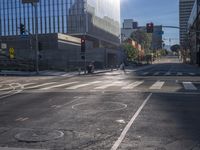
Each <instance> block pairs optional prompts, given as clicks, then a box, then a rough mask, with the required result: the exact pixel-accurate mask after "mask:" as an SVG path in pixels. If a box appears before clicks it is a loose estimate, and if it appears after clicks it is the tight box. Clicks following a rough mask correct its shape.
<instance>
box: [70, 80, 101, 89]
mask: <svg viewBox="0 0 200 150" xmlns="http://www.w3.org/2000/svg"><path fill="white" fill-rule="evenodd" d="M101 82H102V81H95V82H90V83H86V84H80V85H75V86H72V87H68V88H66V90H75V89H78V88H82V87H85V86H90V85H93V84H98V83H101Z"/></svg>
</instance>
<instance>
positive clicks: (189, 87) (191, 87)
mask: <svg viewBox="0 0 200 150" xmlns="http://www.w3.org/2000/svg"><path fill="white" fill-rule="evenodd" d="M183 86H184V88H185V89H186V90H197V88H196V87H195V86H194V84H192V82H183Z"/></svg>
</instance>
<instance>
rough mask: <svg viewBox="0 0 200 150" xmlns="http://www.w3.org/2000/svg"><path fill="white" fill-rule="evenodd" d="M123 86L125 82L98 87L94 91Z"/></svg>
mask: <svg viewBox="0 0 200 150" xmlns="http://www.w3.org/2000/svg"><path fill="white" fill-rule="evenodd" d="M122 84H123V82H114V83H110V84H106V85H102V86H99V87H96V88H94V89H95V90H103V89H106V88H109V87H111V86H121V85H122Z"/></svg>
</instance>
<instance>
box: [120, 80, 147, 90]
mask: <svg viewBox="0 0 200 150" xmlns="http://www.w3.org/2000/svg"><path fill="white" fill-rule="evenodd" d="M143 83H144V81H136V82H134V83H132V84H129V85H128V86H125V87H123V88H122V89H123V90H130V89H134V88H135V87H137V86H139V85H141V84H143Z"/></svg>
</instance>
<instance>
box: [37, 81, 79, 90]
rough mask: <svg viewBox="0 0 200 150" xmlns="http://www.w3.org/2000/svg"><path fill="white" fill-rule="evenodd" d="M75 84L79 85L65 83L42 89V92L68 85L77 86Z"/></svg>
mask: <svg viewBox="0 0 200 150" xmlns="http://www.w3.org/2000/svg"><path fill="white" fill-rule="evenodd" d="M75 83H78V82H69V83H64V84H58V85H54V86H50V87H46V88H42V89H40V90H50V89H53V88H58V87H63V86H67V85H71V84H75Z"/></svg>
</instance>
